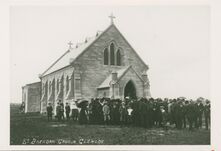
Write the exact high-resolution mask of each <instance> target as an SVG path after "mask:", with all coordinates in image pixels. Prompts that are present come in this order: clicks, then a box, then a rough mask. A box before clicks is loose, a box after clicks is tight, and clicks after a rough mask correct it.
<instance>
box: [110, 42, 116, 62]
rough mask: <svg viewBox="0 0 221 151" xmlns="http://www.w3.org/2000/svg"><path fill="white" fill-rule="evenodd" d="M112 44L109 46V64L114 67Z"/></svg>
mask: <svg viewBox="0 0 221 151" xmlns="http://www.w3.org/2000/svg"><path fill="white" fill-rule="evenodd" d="M114 49H115V48H114V44H113V43H112V44H111V45H110V64H111V65H114V61H115V60H114V58H115V56H114Z"/></svg>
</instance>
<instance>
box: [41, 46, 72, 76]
mask: <svg viewBox="0 0 221 151" xmlns="http://www.w3.org/2000/svg"><path fill="white" fill-rule="evenodd" d="M69 52H70V49H68V50H67V51H65V53H63V55H62V56H60V57H59V58H58V59H57V60H56V61H55V62H54V63H52V65H50V66H49V67H48V68H47V69H46V70H45V71H44V72H43V73H42V74H40V76H39V77H40V78H41V77H42V76H43V75H44V74H45V73H46V72H47V71H48V70H49V69H51V68H52V67H53V66H54V65H55V64H56V63H57V62H58V61H59V60H61V59H62V58H63V57H64V56H65V55H66V54H67V53H69Z"/></svg>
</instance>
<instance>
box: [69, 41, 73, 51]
mask: <svg viewBox="0 0 221 151" xmlns="http://www.w3.org/2000/svg"><path fill="white" fill-rule="evenodd" d="M68 45H69V50H70V49H72V45H73V43H72V42H71V41H70V42H69V43H68Z"/></svg>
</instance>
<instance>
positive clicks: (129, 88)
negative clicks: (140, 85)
mask: <svg viewBox="0 0 221 151" xmlns="http://www.w3.org/2000/svg"><path fill="white" fill-rule="evenodd" d="M125 97H130V98H132V99H135V98H136V97H137V94H136V87H135V84H134V82H133V81H132V80H130V81H128V82H127V84H126V85H125V87H124V98H125Z"/></svg>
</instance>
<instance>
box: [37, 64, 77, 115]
mask: <svg viewBox="0 0 221 151" xmlns="http://www.w3.org/2000/svg"><path fill="white" fill-rule="evenodd" d="M73 74H74V68H73V67H72V66H67V67H66V68H63V69H61V70H57V71H56V72H53V73H51V74H49V75H46V76H44V77H42V79H41V82H42V84H41V87H42V97H41V113H45V112H46V106H47V104H48V103H49V102H50V103H52V106H53V108H54V113H56V110H55V109H56V104H57V101H58V100H61V101H62V102H64V103H66V102H68V103H70V102H71V99H72V98H73V97H74V86H73V84H74V83H73V77H74V76H73ZM50 85H51V86H50Z"/></svg>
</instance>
